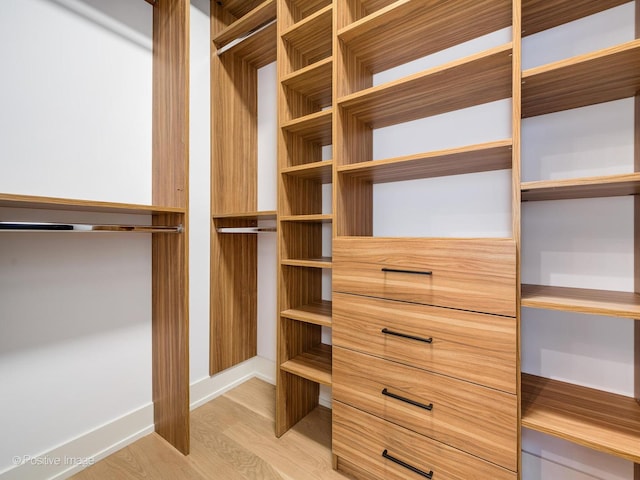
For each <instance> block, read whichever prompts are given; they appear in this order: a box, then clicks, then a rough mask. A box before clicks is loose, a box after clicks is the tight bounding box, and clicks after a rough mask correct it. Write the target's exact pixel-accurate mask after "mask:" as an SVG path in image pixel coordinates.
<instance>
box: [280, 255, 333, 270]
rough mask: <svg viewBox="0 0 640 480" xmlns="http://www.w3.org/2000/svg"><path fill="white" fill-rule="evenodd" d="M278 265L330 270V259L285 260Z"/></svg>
mask: <svg viewBox="0 0 640 480" xmlns="http://www.w3.org/2000/svg"><path fill="white" fill-rule="evenodd" d="M280 263H282V265H288V266H291V267H308V268H332V261H331V257H317V258H287V259H284V260H282V261H281V262H280Z"/></svg>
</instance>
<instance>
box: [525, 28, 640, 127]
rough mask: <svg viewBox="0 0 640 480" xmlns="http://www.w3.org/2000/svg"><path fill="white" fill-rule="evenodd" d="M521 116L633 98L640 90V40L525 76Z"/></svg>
mask: <svg viewBox="0 0 640 480" xmlns="http://www.w3.org/2000/svg"><path fill="white" fill-rule="evenodd" d="M522 81H523V85H522V116H523V117H534V116H536V115H544V114H547V113H553V112H559V111H563V110H569V109H572V108H579V107H585V106H588V105H594V104H597V103H603V102H610V101H613V100H619V99H621V98H627V97H633V96H634V95H635V94H636V92H638V91H639V90H640V39H638V40H633V41H631V42H627V43H623V44H621V45H617V46H615V47H610V48H605V49H602V50H598V51H596V52H591V53H587V54H585V55H579V56H577V57H573V58H569V59H567V60H561V61H559V62H554V63H551V64H548V65H543V66H541V67H536V68H531V69H529V70H525V71H524V72H523V73H522Z"/></svg>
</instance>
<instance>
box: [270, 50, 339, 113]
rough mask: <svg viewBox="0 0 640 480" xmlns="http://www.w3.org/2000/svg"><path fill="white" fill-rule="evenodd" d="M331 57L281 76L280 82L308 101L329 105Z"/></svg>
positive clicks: (324, 105)
mask: <svg viewBox="0 0 640 480" xmlns="http://www.w3.org/2000/svg"><path fill="white" fill-rule="evenodd" d="M332 68H333V58H332V57H327V58H323V59H322V60H320V61H318V62H316V63H313V64H311V65H309V66H307V67H304V68H302V69H300V70H297V71H295V72H293V73H290V74H289V75H286V76H284V77H283V78H282V80H281V82H280V83H281V84H282V85H284V86H285V87H287V88H290V89H291V90H295V91H296V92H298V93H300V94H301V95H303V96H304V97H306V98H307V99H308V100H309V101H310V102H312V103H315V104H317V105H319V106H320V107H327V106H329V105H331V98H332V97H331V90H332V88H331V73H332Z"/></svg>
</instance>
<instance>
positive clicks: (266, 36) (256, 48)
mask: <svg viewBox="0 0 640 480" xmlns="http://www.w3.org/2000/svg"><path fill="white" fill-rule="evenodd" d="M275 40H276V24H275V23H272V24H271V25H267V26H265V27H264V28H263V29H261V30H258V31H256V33H255V34H252V35H249V36H247V37H246V38H244V39H243V40H242V41H241V42H238V43H236V44H234V45H233V46H231V47H229V48H228V49H227V50H225V51H224V53H223V54H222V55H220V56H221V57H230V56H235V57H237V58H239V59H242V60H243V61H244V62H246V63H247V64H249V65H251V66H253V67H254V68H256V69H257V68H262V67H264V66H265V65H268V64H270V63H272V62H274V61H275V59H276V46H275Z"/></svg>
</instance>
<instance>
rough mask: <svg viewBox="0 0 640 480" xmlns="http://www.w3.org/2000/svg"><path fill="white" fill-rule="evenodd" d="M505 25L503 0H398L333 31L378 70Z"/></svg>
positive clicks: (370, 67)
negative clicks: (438, 0) (454, 0)
mask: <svg viewBox="0 0 640 480" xmlns="http://www.w3.org/2000/svg"><path fill="white" fill-rule="evenodd" d="M469 19H473V21H469ZM510 25H511V2H510V1H506V0H490V1H487V0H482V1H478V0H458V1H456V2H418V1H408V0H398V1H395V2H393V3H392V4H390V5H388V6H385V7H384V8H382V9H380V10H377V11H375V12H374V13H372V14H370V15H368V16H367V17H365V18H363V19H361V20H358V21H356V22H354V23H352V24H350V25H348V26H345V27H344V28H342V29H340V30H339V31H338V32H337V35H338V38H339V39H340V41H341V42H342V43H344V44H345V46H347V47H348V49H349V51H350V52H351V55H353V56H355V57H357V58H358V60H359V61H360V62H361V63H362V64H363V65H364V66H365V67H366V68H367V69H368V70H369V71H370V72H372V73H377V72H381V71H383V70H387V69H389V68H392V67H395V66H398V65H401V64H403V63H407V62H409V61H411V60H415V59H418V58H421V57H423V56H426V55H429V54H431V53H435V52H438V51H440V50H444V49H445V48H449V47H452V46H454V45H457V44H459V43H463V42H466V41H468V40H472V39H474V38H477V37H480V36H482V35H485V34H487V33H491V32H493V31H496V30H500V29H501V28H505V27H508V26H510Z"/></svg>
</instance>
